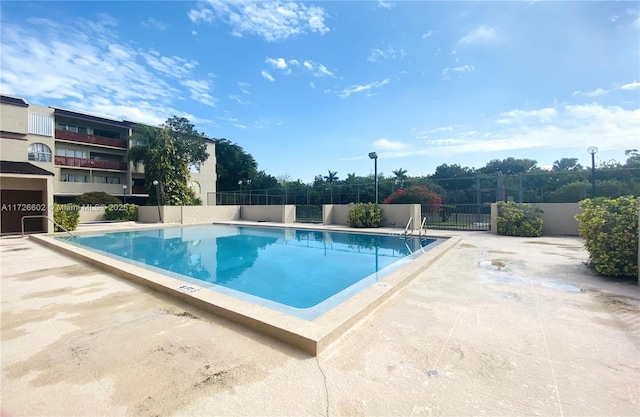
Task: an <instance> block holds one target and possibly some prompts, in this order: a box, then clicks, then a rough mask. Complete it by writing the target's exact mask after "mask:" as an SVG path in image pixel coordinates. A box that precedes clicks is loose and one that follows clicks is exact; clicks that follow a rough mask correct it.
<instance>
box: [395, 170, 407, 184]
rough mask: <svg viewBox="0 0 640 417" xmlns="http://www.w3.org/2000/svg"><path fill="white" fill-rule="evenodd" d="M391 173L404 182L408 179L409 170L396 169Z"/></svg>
mask: <svg viewBox="0 0 640 417" xmlns="http://www.w3.org/2000/svg"><path fill="white" fill-rule="evenodd" d="M391 172H392V173H393V175H395V176H396V179H397V180H400V181H402V180H405V179H407V170H406V169H402V168H398V169H395V170H393V171H391Z"/></svg>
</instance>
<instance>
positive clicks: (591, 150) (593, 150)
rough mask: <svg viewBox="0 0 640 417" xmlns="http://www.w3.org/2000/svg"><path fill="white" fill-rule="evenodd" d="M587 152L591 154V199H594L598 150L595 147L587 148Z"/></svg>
mask: <svg viewBox="0 0 640 417" xmlns="http://www.w3.org/2000/svg"><path fill="white" fill-rule="evenodd" d="M587 152H589V153H590V154H591V198H595V197H596V153H597V152H598V148H597V147H595V146H589V148H587Z"/></svg>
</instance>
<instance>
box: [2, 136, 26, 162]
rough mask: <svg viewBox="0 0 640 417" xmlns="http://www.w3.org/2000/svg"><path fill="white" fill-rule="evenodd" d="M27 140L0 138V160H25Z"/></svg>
mask: <svg viewBox="0 0 640 417" xmlns="http://www.w3.org/2000/svg"><path fill="white" fill-rule="evenodd" d="M28 149H29V142H28V141H26V140H19V139H7V138H2V139H1V140H0V160H2V161H16V162H27V152H28Z"/></svg>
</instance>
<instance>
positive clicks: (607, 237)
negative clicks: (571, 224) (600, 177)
mask: <svg viewBox="0 0 640 417" xmlns="http://www.w3.org/2000/svg"><path fill="white" fill-rule="evenodd" d="M580 207H581V208H582V213H581V214H577V215H576V220H578V233H579V234H580V236H582V237H583V238H584V240H585V247H586V248H587V251H588V252H589V263H588V265H589V267H590V268H591V269H593V270H594V271H596V272H597V273H599V274H601V275H605V276H611V277H637V276H638V210H639V208H640V197H632V196H627V197H620V198H616V199H609V198H595V199H586V200H582V201H581V202H580Z"/></svg>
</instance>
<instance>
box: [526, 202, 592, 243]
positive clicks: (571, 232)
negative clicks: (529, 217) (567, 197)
mask: <svg viewBox="0 0 640 417" xmlns="http://www.w3.org/2000/svg"><path fill="white" fill-rule="evenodd" d="M536 205H537V206H539V207H540V208H541V209H542V210H544V213H542V216H541V217H542V221H543V223H542V234H543V235H544V236H552V235H563V236H578V221H577V220H576V219H575V215H576V214H580V213H582V209H581V208H580V205H579V204H578V203H539V204H536Z"/></svg>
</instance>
